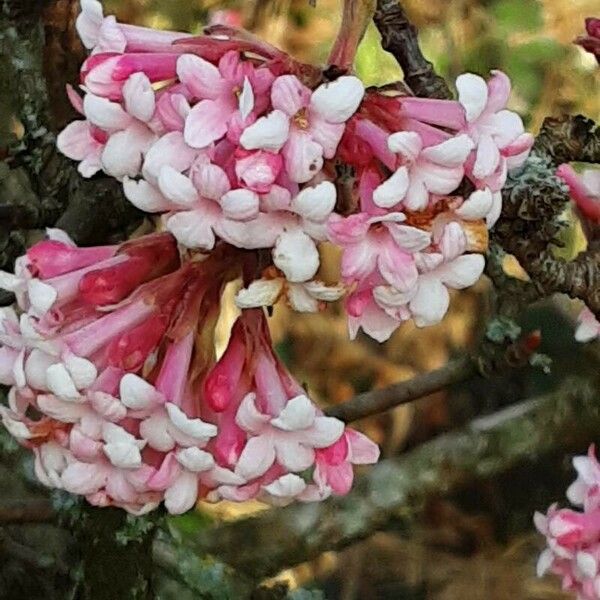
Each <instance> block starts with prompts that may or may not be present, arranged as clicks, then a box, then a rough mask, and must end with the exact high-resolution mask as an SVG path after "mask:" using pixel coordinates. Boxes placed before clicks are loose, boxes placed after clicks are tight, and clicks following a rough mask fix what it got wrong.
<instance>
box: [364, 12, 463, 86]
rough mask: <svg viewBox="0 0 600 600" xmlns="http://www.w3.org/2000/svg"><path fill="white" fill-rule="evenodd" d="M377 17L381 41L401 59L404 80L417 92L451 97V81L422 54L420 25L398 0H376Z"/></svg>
mask: <svg viewBox="0 0 600 600" xmlns="http://www.w3.org/2000/svg"><path fill="white" fill-rule="evenodd" d="M374 21H375V25H377V29H379V33H380V34H381V38H382V40H381V45H382V46H383V48H384V49H385V50H387V51H388V52H389V53H390V54H392V56H393V57H394V58H395V59H396V60H397V61H398V64H399V65H400V66H401V67H402V70H403V71H404V80H405V81H406V83H407V84H408V85H409V86H410V88H411V90H412V91H413V92H414V93H415V94H416V95H417V96H424V97H426V98H452V92H451V91H450V88H449V87H448V84H447V83H446V82H445V81H444V79H443V78H442V77H440V76H439V75H437V74H436V72H435V70H434V68H433V65H432V64H431V63H430V62H429V61H428V60H427V59H426V58H425V57H424V56H423V53H422V52H421V48H420V46H419V39H418V36H417V29H416V27H415V26H414V25H413V24H412V23H411V22H410V21H409V20H408V17H407V16H406V13H405V12H404V9H403V8H402V6H401V4H400V2H399V0H377V8H376V10H375V16H374Z"/></svg>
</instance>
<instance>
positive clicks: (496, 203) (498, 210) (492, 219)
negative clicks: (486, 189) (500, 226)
mask: <svg viewBox="0 0 600 600" xmlns="http://www.w3.org/2000/svg"><path fill="white" fill-rule="evenodd" d="M501 214H502V192H494V193H493V202H492V208H491V209H490V212H489V213H488V215H487V216H486V218H485V221H486V225H487V227H488V229H491V228H492V227H493V226H494V225H495V224H496V221H497V220H498V219H499V218H500V215H501Z"/></svg>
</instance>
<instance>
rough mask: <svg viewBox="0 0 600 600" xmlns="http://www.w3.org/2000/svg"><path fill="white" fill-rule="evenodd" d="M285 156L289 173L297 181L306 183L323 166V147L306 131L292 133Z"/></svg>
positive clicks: (284, 151)
mask: <svg viewBox="0 0 600 600" xmlns="http://www.w3.org/2000/svg"><path fill="white" fill-rule="evenodd" d="M283 156H284V159H285V166H286V170H287V172H288V175H289V177H290V179H291V180H292V181H294V182H296V183H306V182H307V181H309V180H311V179H312V178H313V177H314V176H315V175H316V174H317V173H318V172H319V171H320V170H321V168H322V167H323V148H322V147H321V145H320V144H318V143H317V142H315V141H313V139H312V138H311V136H310V135H309V134H308V133H306V132H304V131H292V132H291V133H290V137H289V140H288V142H287V143H286V145H285V146H284V148H283Z"/></svg>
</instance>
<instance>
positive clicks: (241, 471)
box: [235, 435, 275, 481]
mask: <svg viewBox="0 0 600 600" xmlns="http://www.w3.org/2000/svg"><path fill="white" fill-rule="evenodd" d="M274 461H275V448H274V447H273V443H272V441H271V439H270V438H269V437H268V436H266V435H259V436H257V437H252V438H250V439H249V440H248V442H247V443H246V445H245V446H244V449H243V450H242V454H241V455H240V458H239V459H238V462H237V465H236V467H235V472H236V473H237V474H238V475H241V476H242V477H243V478H244V479H245V480H246V481H251V480H252V479H256V478H257V477H260V476H261V475H264V474H265V473H266V472H267V471H268V470H269V469H270V468H271V465H272V464H273V462H274Z"/></svg>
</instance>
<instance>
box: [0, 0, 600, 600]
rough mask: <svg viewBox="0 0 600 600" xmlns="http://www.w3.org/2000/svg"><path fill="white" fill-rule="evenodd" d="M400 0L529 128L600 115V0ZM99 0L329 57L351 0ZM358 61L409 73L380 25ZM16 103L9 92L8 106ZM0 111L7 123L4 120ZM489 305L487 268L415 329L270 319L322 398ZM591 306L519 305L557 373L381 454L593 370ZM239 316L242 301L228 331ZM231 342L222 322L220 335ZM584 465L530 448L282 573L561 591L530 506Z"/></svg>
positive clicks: (393, 589) (373, 76) (363, 593)
mask: <svg viewBox="0 0 600 600" xmlns="http://www.w3.org/2000/svg"><path fill="white" fill-rule="evenodd" d="M403 4H404V5H405V7H406V8H407V11H408V13H409V16H410V18H411V20H412V21H413V23H414V24H415V25H416V26H417V27H418V28H419V31H420V35H421V42H422V46H423V50H424V54H425V55H426V56H427V57H428V58H429V59H430V60H432V62H433V63H434V64H435V65H436V68H437V70H438V72H439V73H441V74H442V75H443V76H445V77H446V78H447V79H448V80H449V81H453V80H454V78H455V77H456V76H457V75H458V74H460V73H462V72H464V71H473V72H476V73H479V74H481V75H484V76H485V75H486V74H487V73H488V72H489V71H490V70H491V69H501V70H503V71H505V72H506V73H508V75H509V76H510V78H511V79H512V81H513V86H514V88H513V95H512V98H511V103H510V107H511V108H512V109H514V110H517V111H518V112H519V113H520V114H521V115H522V116H523V118H524V120H525V123H526V126H527V127H528V128H529V129H530V130H531V131H533V132H534V133H535V132H536V131H537V129H538V128H539V126H540V124H541V122H542V120H543V118H544V117H545V116H548V115H559V114H561V113H565V112H568V113H571V114H577V113H583V114H586V115H587V116H589V117H591V118H593V119H596V120H598V118H599V117H600V94H599V93H598V81H599V77H600V72H599V71H598V69H597V65H596V63H595V60H594V58H593V57H592V56H590V55H586V54H585V53H584V52H583V51H581V50H580V49H579V48H577V47H575V46H574V45H572V43H571V42H572V40H573V39H574V38H575V37H576V36H577V35H579V34H581V33H582V32H583V28H584V23H583V22H584V18H585V17H586V16H591V15H593V14H594V12H596V13H597V14H596V16H600V15H598V13H600V3H599V2H598V0H569V1H568V2H565V1H564V0H539V1H538V0H452V1H448V0H428V1H427V2H423V1H422V0H406V1H405V2H404V3H403ZM104 5H105V11H106V12H107V13H108V12H113V13H114V14H116V15H117V18H118V19H119V20H120V21H124V22H129V23H136V24H144V25H149V26H152V27H158V28H165V29H167V28H168V29H177V30H182V31H191V32H200V31H201V29H202V27H203V26H204V25H205V24H206V23H207V22H209V20H211V19H215V18H218V19H226V20H228V22H230V23H237V24H240V25H242V24H243V25H245V26H247V27H248V28H250V29H252V30H253V31H255V32H258V33H260V35H262V36H263V37H266V38H267V39H268V40H269V41H270V42H272V43H274V44H276V45H278V46H280V47H282V48H283V49H285V50H286V51H288V52H290V53H291V54H293V55H294V56H296V57H297V58H299V59H301V60H303V61H307V62H312V63H320V62H324V61H325V59H326V57H327V55H328V52H329V48H330V45H331V43H332V41H333V39H334V37H335V35H336V31H337V28H338V25H339V13H340V10H341V1H340V0H318V1H317V6H316V7H315V8H311V7H310V6H309V5H308V2H307V0H252V1H251V0H240V1H230V2H227V1H225V0H104ZM216 11H221V12H219V13H217V14H216ZM223 11H225V12H223ZM356 68H357V71H358V74H359V75H360V77H361V78H362V79H363V80H364V81H365V83H366V84H368V85H380V84H384V83H388V82H391V81H395V80H398V79H401V77H402V75H401V72H400V70H399V68H398V67H397V65H396V64H395V62H394V61H393V59H392V58H391V57H390V56H389V55H387V54H386V53H385V52H384V51H382V50H381V48H380V46H379V37H378V33H377V32H376V30H375V28H374V27H373V26H371V27H370V28H369V30H368V32H367V35H366V37H365V40H364V41H363V43H362V45H361V48H360V51H359V54H358V57H357V63H356ZM7 109H8V110H9V111H10V108H9V107H7V106H6V105H5V106H4V109H2V108H0V111H1V110H7ZM0 117H1V115H0ZM0 123H9V124H10V121H9V119H3V118H0ZM1 136H2V131H0V138H1ZM567 218H569V219H570V222H571V223H572V225H571V226H570V227H569V228H568V231H567V233H566V234H565V240H564V243H565V247H564V248H562V249H560V250H559V252H560V253H561V254H562V255H563V256H565V257H569V256H573V255H574V254H575V253H576V252H578V251H579V250H581V248H582V244H583V243H584V242H583V241H582V240H583V238H582V235H581V233H580V231H579V228H578V225H577V223H576V222H575V220H574V219H571V218H570V217H569V215H567ZM325 254H326V260H325V261H324V263H325V274H326V275H329V276H330V277H331V278H332V279H333V278H335V273H334V270H335V264H336V260H335V258H336V257H335V251H334V250H333V249H332V248H328V249H325ZM328 270H329V273H327V271H328ZM507 270H508V272H509V273H510V274H511V275H512V276H515V277H520V276H522V273H521V272H520V269H519V267H518V265H515V264H508V265H507ZM489 305H490V286H489V282H488V281H487V280H485V279H484V280H482V281H481V282H480V283H479V284H478V285H477V286H476V287H475V288H473V289H471V290H468V291H465V292H461V293H460V294H456V295H455V296H454V298H453V302H452V304H451V309H450V312H449V314H448V316H447V318H446V319H445V320H444V322H443V323H442V324H440V325H439V326H436V327H432V328H428V329H425V330H417V329H416V328H415V327H413V326H412V325H411V324H405V325H404V326H403V327H402V328H401V329H400V330H399V331H398V332H397V333H396V334H395V335H394V336H393V338H392V339H391V340H390V341H389V342H387V343H385V344H383V345H379V344H376V343H375V342H373V341H372V340H369V339H368V338H366V337H361V336H359V339H358V340H357V341H355V342H349V341H348V339H347V332H346V322H345V318H344V316H343V314H342V311H341V310H340V308H339V307H337V308H336V307H333V308H331V309H328V311H327V312H324V313H321V314H319V315H314V316H313V315H309V316H306V317H305V316H302V315H297V314H294V315H293V317H292V315H291V314H289V313H288V311H287V309H286V308H285V307H278V308H277V309H276V310H275V314H274V316H273V318H272V319H271V325H272V331H273V335H274V339H275V341H276V344H277V350H278V352H279V353H280V355H281V356H282V357H283V359H284V360H285V361H286V362H287V363H288V365H289V367H290V369H291V371H292V372H293V373H294V375H295V376H296V377H297V378H298V379H299V380H300V381H303V382H306V384H307V385H308V387H309V389H310V391H311V393H312V394H313V395H314V396H315V397H316V398H317V399H319V400H320V401H321V402H322V403H323V404H331V403H337V402H342V401H344V400H348V399H349V398H351V397H352V396H354V395H355V394H356V393H358V392H362V391H366V390H369V389H372V388H376V387H382V386H386V385H389V384H392V383H395V382H398V381H402V380H405V379H408V378H410V377H412V376H413V375H415V374H417V373H420V372H426V371H429V370H431V369H435V368H438V367H440V366H442V365H444V364H445V363H446V362H447V361H448V360H450V359H451V358H452V357H454V356H457V355H460V354H461V353H464V352H465V351H468V350H469V349H470V348H471V347H472V346H473V344H474V343H476V341H477V340H478V339H479V338H480V337H481V331H482V327H483V326H484V323H485V319H486V315H488V314H489ZM580 308H581V307H580V306H579V305H576V304H574V303H573V304H572V303H570V302H568V301H566V300H562V299H558V300H555V301H552V302H548V303H545V304H541V305H536V306H535V307H534V308H531V309H529V310H528V311H527V313H526V314H524V315H522V316H521V318H520V323H519V324H520V325H521V326H522V328H523V330H524V331H533V330H536V329H539V330H541V332H542V339H543V342H542V347H541V351H542V352H544V353H546V354H548V355H549V356H551V357H552V359H553V364H552V369H551V372H550V373H549V374H545V373H543V372H542V371H541V370H534V369H526V370H523V371H520V372H518V373H512V374H511V375H510V376H508V377H494V378H492V379H491V380H485V381H484V380H483V379H475V380H472V381H470V382H469V383H467V384H464V385H460V386H457V387H455V388H453V389H449V390H446V391H444V392H443V393H439V394H436V395H434V396H432V397H429V398H426V399H422V400H420V401H419V402H417V403H415V404H414V405H410V406H406V407H401V408H398V409H396V410H394V411H392V412H389V413H387V414H385V415H381V416H379V417H376V418H372V419H369V420H366V421H364V422H362V423H359V424H358V427H360V428H362V429H363V430H364V431H366V432H367V433H368V434H369V435H370V436H371V437H373V439H375V440H376V441H377V442H378V443H379V444H380V445H381V448H382V451H383V455H384V456H393V455H397V454H399V453H401V452H403V451H405V450H407V449H409V448H411V447H413V446H415V445H416V444H418V443H419V442H422V441H425V440H428V439H430V438H432V437H433V436H435V435H436V434H438V433H441V432H444V431H448V430H450V429H454V428H457V427H459V426H460V425H462V424H464V423H466V422H467V421H469V420H470V419H472V418H474V417H475V416H479V415H482V414H488V413H491V412H494V411H497V410H499V409H501V408H503V407H506V406H508V405H511V404H514V403H516V402H519V401H521V400H525V399H526V398H530V397H533V396H535V395H538V394H542V393H545V392H548V391H550V390H552V389H554V388H555V387H556V386H557V385H558V383H559V382H561V381H563V380H564V379H565V377H567V376H571V375H574V374H575V375H576V374H581V375H583V376H585V375H586V373H592V374H593V373H597V372H598V370H599V367H600V349H598V348H597V347H595V346H594V345H590V346H588V347H584V346H581V345H578V344H577V343H576V342H575V341H574V339H573V329H574V320H575V316H576V315H577V313H578V310H579V309H580ZM233 317H234V314H233V309H231V310H230V311H229V313H227V314H226V315H225V318H224V324H225V326H224V330H226V325H227V323H230V322H231V320H232V319H233ZM225 341H226V334H223V337H222V339H221V346H223V344H224V343H225ZM596 346H597V343H596ZM591 441H593V440H589V442H591ZM596 441H600V440H596ZM587 442H588V441H586V442H585V444H582V448H581V451H582V452H584V451H585V450H586V447H587ZM573 478H574V475H573V472H572V470H571V467H570V457H565V456H550V457H548V456H546V457H545V458H544V461H542V462H536V461H532V462H531V463H530V464H528V465H525V466H522V467H520V468H518V469H512V470H511V471H509V472H507V473H504V474H503V475H502V476H499V477H497V478H493V479H491V480H488V481H484V482H478V483H476V484H475V483H474V484H472V485H467V486H466V487H465V489H464V490H463V491H462V492H461V493H460V494H457V495H456V496H455V497H452V498H446V497H445V498H439V499H436V498H432V499H431V500H430V502H429V505H428V506H427V507H426V510H425V515H426V516H425V518H424V519H423V522H421V523H417V524H415V526H414V530H412V531H410V535H409V536H406V535H405V534H406V531H403V530H399V528H398V527H395V524H394V519H392V521H391V522H390V524H389V525H388V527H386V529H385V530H383V531H380V532H378V533H377V534H376V535H374V536H373V537H371V538H370V539H368V540H366V541H364V542H361V543H360V544H357V545H356V546H354V547H352V548H350V549H348V550H345V551H344V552H341V553H328V554H326V555H324V556H322V557H321V558H320V559H319V560H317V561H314V562H312V563H310V564H306V565H302V566H300V567H298V568H295V569H293V570H290V571H289V572H285V573H283V574H282V575H281V576H280V578H279V579H280V580H282V581H285V582H287V583H289V584H290V586H291V587H292V588H294V587H300V586H301V587H304V588H307V589H314V590H320V593H322V595H323V596H322V597H324V598H327V599H331V600H358V599H360V600H413V599H414V600H417V599H425V598H432V599H436V600H461V599H464V598H470V599H472V600H479V599H481V600H484V599H485V600H487V599H498V600H503V599H506V600H508V599H521V598H523V599H529V600H536V599H538V600H542V599H548V600H551V599H558V598H562V597H563V596H562V595H561V593H560V591H559V587H558V584H557V582H556V581H552V580H541V581H540V580H537V579H536V578H535V561H536V558H537V554H538V552H539V550H540V549H541V547H542V540H541V539H540V537H539V536H538V535H536V534H535V532H534V531H533V525H532V520H531V517H532V514H533V511H534V510H535V509H540V510H545V509H546V507H547V506H548V504H550V503H551V502H552V501H555V500H559V501H561V502H562V501H563V498H564V491H565V489H566V486H567V484H568V483H569V482H570V481H571V480H572V479H573ZM258 510H264V507H261V506H258V505H254V504H252V505H244V506H243V507H235V506H231V505H227V504H224V503H222V504H220V505H218V506H216V507H212V506H205V505H200V506H199V509H198V511H199V512H198V515H196V516H193V515H192V516H186V517H182V518H181V519H179V520H178V521H177V522H175V524H174V526H175V527H180V528H182V529H183V530H186V531H189V530H190V529H193V530H195V531H196V532H197V533H196V534H197V535H201V531H199V530H200V529H201V527H202V523H203V522H204V521H205V519H206V518H208V519H210V520H212V519H236V518H239V517H240V516H241V515H242V514H244V515H245V514H248V512H253V511H258ZM299 597H300V596H299ZM311 597H315V598H316V597H317V596H311Z"/></svg>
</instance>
